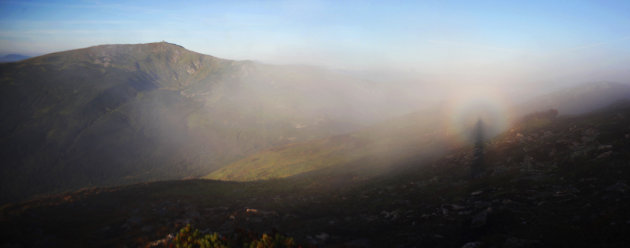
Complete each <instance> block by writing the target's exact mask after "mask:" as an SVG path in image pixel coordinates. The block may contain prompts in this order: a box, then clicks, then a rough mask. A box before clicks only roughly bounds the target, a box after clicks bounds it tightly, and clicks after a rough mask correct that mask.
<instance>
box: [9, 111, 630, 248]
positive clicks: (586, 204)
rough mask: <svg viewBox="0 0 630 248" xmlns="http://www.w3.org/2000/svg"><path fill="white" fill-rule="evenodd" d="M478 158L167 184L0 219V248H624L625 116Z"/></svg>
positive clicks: (629, 127)
mask: <svg viewBox="0 0 630 248" xmlns="http://www.w3.org/2000/svg"><path fill="white" fill-rule="evenodd" d="M484 145H485V152H484V160H483V167H484V168H485V172H484V173H482V174H481V175H480V176H479V177H477V178H471V176H470V171H469V166H470V164H471V163H472V161H471V160H472V158H473V156H472V155H473V150H472V147H463V148H461V149H459V150H456V151H453V152H451V153H449V154H447V155H446V156H443V157H441V158H439V159H436V160H433V161H423V162H414V161H407V162H406V163H407V164H406V165H404V166H401V167H399V168H402V169H400V170H396V171H391V172H390V173H387V174H382V175H381V176H380V177H375V178H372V179H367V180H349V179H352V178H353V177H354V175H353V174H349V173H323V174H318V173H313V174H310V175H308V176H305V175H302V176H297V177H289V178H285V179H279V180H271V181H258V182H243V183H236V182H218V181H212V180H187V181H172V182H159V183H147V184H138V185H132V186H126V187H117V188H101V189H88V190H83V191H79V192H75V193H69V194H63V195H58V196H53V197H48V198H42V199H37V200H32V201H29V202H24V203H19V204H10V205H5V206H4V207H3V208H2V209H1V213H2V215H0V216H1V218H0V234H1V235H2V236H1V238H0V240H1V242H3V243H4V244H6V245H13V246H20V245H25V246H38V245H39V246H66V247H68V246H70V247H85V246H90V247H93V246H122V245H126V246H144V245H150V244H157V245H159V244H164V242H168V241H169V240H170V239H172V236H168V234H169V233H170V234H172V233H175V232H176V231H177V230H178V229H179V228H181V227H183V226H184V225H186V224H187V223H190V224H192V225H193V226H195V227H197V228H199V229H201V230H204V231H202V232H219V233H220V234H221V235H227V236H234V235H239V234H243V233H244V234H245V235H248V233H249V234H250V235H251V232H253V233H262V232H268V233H269V232H273V231H274V230H275V231H280V232H282V233H284V234H285V235H287V236H291V237H295V239H296V241H298V243H302V244H313V245H317V246H321V247H325V246H329V247H418V246H421V247H625V246H626V245H627V244H628V243H629V242H630V237H629V236H628V235H627V233H628V231H629V230H630V227H629V224H628V223H629V222H630V212H628V211H627V209H628V208H629V207H630V186H628V178H630V162H629V161H630V103H623V104H618V105H615V106H612V107H609V108H607V109H605V110H601V111H598V112H595V113H591V114H588V115H583V116H576V117H559V118H547V117H541V118H538V117H537V118H532V119H527V120H523V121H522V122H520V123H518V124H517V125H515V126H513V127H511V128H510V130H509V131H507V132H505V133H504V134H502V135H500V136H498V137H496V138H494V139H492V140H490V141H488V142H485V144H484ZM357 168H360V165H357ZM324 170H326V169H324ZM352 172H353V173H361V172H360V171H358V170H352ZM154 240H160V241H159V242H152V241H154Z"/></svg>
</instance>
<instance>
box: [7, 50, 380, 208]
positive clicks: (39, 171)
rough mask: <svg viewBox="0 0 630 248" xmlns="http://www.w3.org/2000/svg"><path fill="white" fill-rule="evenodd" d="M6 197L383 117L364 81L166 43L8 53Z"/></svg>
mask: <svg viewBox="0 0 630 248" xmlns="http://www.w3.org/2000/svg"><path fill="white" fill-rule="evenodd" d="M0 75H2V76H1V78H0V103H1V105H0V115H2V116H3V121H2V123H0V149H1V150H2V151H1V153H0V160H2V161H3V163H2V165H1V166H0V174H1V176H0V181H1V182H0V185H1V194H0V195H1V197H0V201H5V200H9V199H18V198H20V197H24V196H29V195H32V194H36V193H46V192H51V191H59V190H66V189H76V188H79V187H86V186H94V185H113V184H120V183H131V182H138V181H146V180H161V179H177V178H183V177H191V176H200V175H204V174H206V173H208V172H210V171H212V170H214V169H217V168H218V167H219V166H221V165H223V164H225V163H227V162H231V161H233V160H236V159H238V158H240V157H242V156H244V155H247V154H249V153H252V152H255V151H257V150H259V149H263V148H267V147H271V146H275V145H282V144H286V143H288V142H295V141H300V140H306V139H312V138H319V137H326V136H330V135H334V134H339V133H343V132H347V131H349V130H353V129H354V128H357V127H358V126H359V123H360V122H363V121H369V120H374V119H377V118H384V117H385V116H387V114H383V111H380V112H379V111H377V110H376V109H378V108H377V107H374V108H370V107H369V106H370V105H372V106H379V104H380V103H382V102H383V101H384V100H385V99H381V98H379V96H378V94H376V93H375V92H373V91H370V90H369V89H367V88H365V87H364V86H362V85H361V81H359V80H356V79H353V78H349V77H347V76H344V75H339V74H335V73H332V72H329V71H326V70H323V69H318V68H313V67H293V66H273V65H263V64H257V63H253V62H248V61H231V60H225V59H220V58H215V57H212V56H208V55H203V54H199V53H195V52H191V51H188V50H186V49H184V48H183V47H181V46H178V45H174V44H169V43H165V42H161V43H149V44H137V45H102V46H95V47H89V48H84V49H78V50H72V51H65V52H59V53H53V54H48V55H44V56H40V57H36V58H31V59H28V60H25V61H22V62H18V63H7V64H2V65H0Z"/></svg>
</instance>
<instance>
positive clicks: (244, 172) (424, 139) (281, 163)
mask: <svg viewBox="0 0 630 248" xmlns="http://www.w3.org/2000/svg"><path fill="white" fill-rule="evenodd" d="M443 123H445V121H444V116H442V115H441V114H439V111H437V110H430V111H428V110H427V111H419V112H415V113H413V114H408V115H405V116H403V117H399V118H395V119H392V120H389V121H386V122H383V123H381V124H378V125H375V126H372V127H369V128H365V129H363V130H361V131H357V132H354V133H350V134H345V135H338V136H333V137H328V138H323V139H318V140H312V141H305V142H301V143H293V144H289V145H284V146H279V147H274V148H271V149H267V150H263V151H260V152H258V153H255V154H252V155H250V156H247V157H245V158H243V159H240V160H238V161H236V162H233V163H231V164H229V165H227V166H225V167H222V168H220V169H219V170H216V171H214V172H212V173H210V174H208V175H207V176H206V177H205V178H207V179H217V180H230V181H252V180H263V179H271V178H284V177H290V176H294V175H298V174H302V173H307V172H311V171H316V170H320V169H325V168H338V169H340V168H341V167H345V166H352V165H353V164H356V163H363V164H364V165H363V166H364V170H378V171H383V170H388V169H390V168H389V167H390V166H391V164H396V163H398V162H400V161H406V160H409V159H420V158H423V157H429V156H436V155H438V154H441V153H444V152H446V151H447V150H448V148H450V147H451V146H452V144H450V143H449V137H448V135H447V134H446V130H445V129H444V127H443ZM366 161H369V162H368V163H369V164H370V165H369V166H368V165H365V163H366ZM379 167H380V168H379ZM332 170H334V169H332ZM366 174H369V173H367V171H366Z"/></svg>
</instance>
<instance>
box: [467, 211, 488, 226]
mask: <svg viewBox="0 0 630 248" xmlns="http://www.w3.org/2000/svg"><path fill="white" fill-rule="evenodd" d="M490 211H491V210H490V209H489V208H488V209H485V210H483V211H481V212H479V213H477V214H475V216H473V218H472V220H471V222H470V225H471V226H472V227H473V228H479V227H482V226H485V225H486V223H487V222H488V213H489V212H490Z"/></svg>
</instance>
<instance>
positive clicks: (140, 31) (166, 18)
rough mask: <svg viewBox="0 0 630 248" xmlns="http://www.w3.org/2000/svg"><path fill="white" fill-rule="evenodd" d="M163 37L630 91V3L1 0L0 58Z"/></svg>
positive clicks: (240, 53) (354, 64) (267, 54)
mask: <svg viewBox="0 0 630 248" xmlns="http://www.w3.org/2000/svg"><path fill="white" fill-rule="evenodd" d="M162 40H165V41H168V42H172V43H176V44H179V45H182V46H184V47H186V48H187V49H190V50H193V51H197V52H201V53H204V54H210V55H214V56H218V57H222V58H228V59H250V60H257V61H264V62H270V63H280V64H295V63H297V64H312V65H319V66H326V67H330V68H340V69H351V70H371V69H374V68H378V69H384V70H389V69H392V70H404V71H411V72H414V73H418V74H421V75H444V74H448V75H450V76H452V77H454V78H457V77H458V75H459V76H461V77H462V78H470V80H471V81H475V80H477V81H510V80H517V79H518V80H523V81H527V80H529V81H545V80H546V81H553V80H580V81H588V80H610V81H624V80H625V82H628V80H627V78H628V77H629V76H630V1H577V0H576V1H518V2H517V1H207V2H206V1H183V2H181V3H180V2H177V1H155V0H153V1H129V2H126V1H4V0H0V54H6V53H22V54H27V55H40V54H45V53H50V52H55V51H61V50H69V49H75V48H82V47H87V46H93V45H99V44H118V43H146V42H156V41H162Z"/></svg>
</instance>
